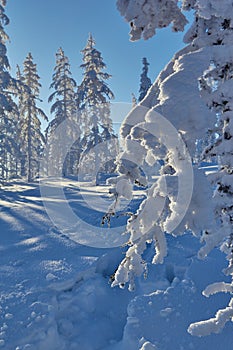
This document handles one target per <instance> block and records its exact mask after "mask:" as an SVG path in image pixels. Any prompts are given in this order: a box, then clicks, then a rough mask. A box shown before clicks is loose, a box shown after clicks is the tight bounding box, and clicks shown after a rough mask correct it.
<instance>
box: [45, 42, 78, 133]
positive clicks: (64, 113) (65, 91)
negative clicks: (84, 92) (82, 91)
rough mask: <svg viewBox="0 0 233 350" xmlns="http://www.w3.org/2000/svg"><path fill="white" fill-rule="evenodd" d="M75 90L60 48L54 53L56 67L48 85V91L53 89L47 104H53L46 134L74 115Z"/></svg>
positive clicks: (67, 61)
mask: <svg viewBox="0 0 233 350" xmlns="http://www.w3.org/2000/svg"><path fill="white" fill-rule="evenodd" d="M75 88H76V82H75V80H74V79H73V78H72V74H71V71H70V63H69V59H68V57H67V56H65V53H64V50H63V49H62V48H61V47H60V48H59V49H58V51H57V53H56V66H55V68H54V73H53V77H52V84H51V85H50V89H54V92H53V93H52V94H51V95H50V96H49V99H48V101H49V102H53V104H52V106H51V110H50V111H51V114H52V115H53V116H54V118H53V119H52V121H51V122H50V123H49V126H48V132H51V131H52V130H54V129H55V128H56V127H57V126H58V125H59V124H60V123H62V122H63V121H64V120H65V119H66V118H69V117H71V116H73V114H74V113H75V111H76V104H75ZM54 100H55V102H54Z"/></svg>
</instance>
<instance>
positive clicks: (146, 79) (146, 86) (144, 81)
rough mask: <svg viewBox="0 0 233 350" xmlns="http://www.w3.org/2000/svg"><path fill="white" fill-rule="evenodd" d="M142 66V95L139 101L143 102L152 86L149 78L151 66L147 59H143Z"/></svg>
mask: <svg viewBox="0 0 233 350" xmlns="http://www.w3.org/2000/svg"><path fill="white" fill-rule="evenodd" d="M142 64H143V68H142V74H141V78H140V89H139V93H140V95H139V98H138V101H141V100H142V99H143V98H144V97H145V96H146V93H147V91H148V89H149V88H150V87H151V85H152V82H151V80H150V78H149V77H148V76H147V73H148V66H149V65H150V64H149V63H148V62H147V59H146V57H143V59H142Z"/></svg>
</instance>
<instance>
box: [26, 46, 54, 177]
mask: <svg viewBox="0 0 233 350" xmlns="http://www.w3.org/2000/svg"><path fill="white" fill-rule="evenodd" d="M39 79H40V77H39V75H38V74H37V66H36V64H35V63H34V62H33V57H32V54H31V53H29V54H28V55H27V57H26V59H25V61H24V63H23V74H22V75H21V81H22V82H23V84H24V85H25V88H24V89H23V90H22V96H21V98H20V121H21V122H20V127H21V131H20V133H21V141H22V151H23V153H24V155H25V158H26V159H25V161H26V164H25V169H26V176H27V181H29V182H30V181H32V180H33V179H34V178H35V177H36V176H37V175H38V171H39V161H40V157H41V154H42V150H43V146H44V142H45V140H44V135H43V133H42V131H41V120H40V118H43V119H44V120H47V116H46V115H45V113H44V112H43V110H42V109H41V108H40V107H39V106H38V102H39V101H40V98H39V94H40V87H41V84H40V82H39Z"/></svg>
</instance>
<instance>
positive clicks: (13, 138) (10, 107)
mask: <svg viewBox="0 0 233 350" xmlns="http://www.w3.org/2000/svg"><path fill="white" fill-rule="evenodd" d="M5 6H6V1H5V0H1V1H0V181H4V180H7V179H9V178H10V177H11V176H13V175H15V172H16V169H15V168H16V167H15V164H16V161H17V159H18V157H19V147H18V144H17V132H18V124H17V119H18V109H17V105H16V103H15V102H14V100H13V96H14V94H15V93H16V91H17V84H16V80H15V79H13V78H12V77H11V75H10V73H9V71H10V65H9V61H8V58H7V49H6V45H5V44H6V42H7V40H8V35H7V34H6V32H5V30H4V26H5V25H8V24H9V18H8V17H7V16H6V14H5Z"/></svg>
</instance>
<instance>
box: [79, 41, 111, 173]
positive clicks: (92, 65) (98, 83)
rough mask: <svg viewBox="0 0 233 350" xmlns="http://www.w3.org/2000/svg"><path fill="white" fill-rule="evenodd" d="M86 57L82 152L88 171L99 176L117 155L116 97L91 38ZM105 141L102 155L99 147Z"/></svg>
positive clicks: (81, 101)
mask: <svg viewBox="0 0 233 350" xmlns="http://www.w3.org/2000/svg"><path fill="white" fill-rule="evenodd" d="M81 52H82V54H83V62H84V63H83V64H82V65H81V68H82V69H83V70H84V73H83V80H82V82H81V84H80V85H79V87H78V93H77V96H78V105H79V108H80V110H81V113H82V125H83V131H84V135H83V140H82V144H83V152H84V155H85V156H87V154H88V155H89V161H88V166H87V171H88V172H89V173H90V172H91V173H92V172H93V171H94V173H96V172H97V171H98V169H99V168H100V167H102V166H101V164H102V165H103V164H104V163H105V160H106V156H107V155H108V157H112V158H114V157H115V156H116V153H117V139H116V136H115V134H114V131H113V125H112V120H111V117H110V102H109V101H110V100H111V99H113V98H114V94H113V92H112V91H111V90H110V88H109V87H108V85H107V83H106V80H108V79H109V78H110V77H111V75H110V74H108V73H106V72H104V69H105V68H106V65H105V63H104V61H103V58H102V56H101V53H100V51H98V50H97V49H96V48H95V41H94V39H93V37H92V35H91V34H90V35H89V38H88V40H87V44H86V46H85V48H84V49H83V50H82V51H81ZM104 141H108V142H106V143H105V147H101V152H99V150H97V148H96V146H97V145H98V144H100V143H102V142H104Z"/></svg>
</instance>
